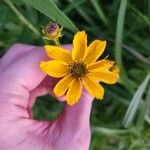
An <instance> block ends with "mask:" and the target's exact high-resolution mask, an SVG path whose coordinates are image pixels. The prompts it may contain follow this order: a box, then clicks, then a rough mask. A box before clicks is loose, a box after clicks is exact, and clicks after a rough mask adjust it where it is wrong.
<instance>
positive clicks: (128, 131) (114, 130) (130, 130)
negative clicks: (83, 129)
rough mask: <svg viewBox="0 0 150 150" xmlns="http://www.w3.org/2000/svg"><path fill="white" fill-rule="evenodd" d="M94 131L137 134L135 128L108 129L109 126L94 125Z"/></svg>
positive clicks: (113, 133) (107, 133)
mask: <svg viewBox="0 0 150 150" xmlns="http://www.w3.org/2000/svg"><path fill="white" fill-rule="evenodd" d="M92 131H93V132H96V133H101V134H105V135H118V136H119V135H131V134H134V135H136V131H135V129H133V128H132V129H108V128H102V127H93V128H92Z"/></svg>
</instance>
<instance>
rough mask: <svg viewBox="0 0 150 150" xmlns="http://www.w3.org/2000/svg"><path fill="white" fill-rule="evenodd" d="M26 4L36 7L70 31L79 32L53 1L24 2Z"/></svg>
mask: <svg viewBox="0 0 150 150" xmlns="http://www.w3.org/2000/svg"><path fill="white" fill-rule="evenodd" d="M23 1H24V2H25V3H26V4H28V5H30V6H32V7H34V8H35V9H37V10H38V11H40V12H41V13H42V14H44V15H46V16H47V17H49V18H50V19H52V20H53V21H57V22H58V23H59V24H61V25H63V26H64V27H66V28H68V29H70V30H71V31H73V32H76V31H78V29H77V27H76V26H75V25H74V24H73V23H72V21H71V20H70V19H69V18H68V17H67V16H66V15H65V14H64V13H63V12H62V11H61V10H60V9H59V8H58V7H57V6H56V4H55V3H54V2H53V1H52V0H23Z"/></svg>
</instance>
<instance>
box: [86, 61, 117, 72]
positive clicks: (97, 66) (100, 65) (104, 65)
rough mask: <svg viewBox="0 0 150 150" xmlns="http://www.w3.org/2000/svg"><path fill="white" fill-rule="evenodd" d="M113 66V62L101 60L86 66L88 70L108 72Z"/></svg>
mask: <svg viewBox="0 0 150 150" xmlns="http://www.w3.org/2000/svg"><path fill="white" fill-rule="evenodd" d="M113 64H114V62H113V61H110V60H106V59H103V60H101V61H98V62H96V63H93V64H90V65H89V66H88V70H99V71H100V70H109V69H110V68H111V67H112V66H113Z"/></svg>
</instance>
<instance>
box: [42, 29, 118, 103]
mask: <svg viewBox="0 0 150 150" xmlns="http://www.w3.org/2000/svg"><path fill="white" fill-rule="evenodd" d="M105 47H106V41H101V40H95V41H93V42H92V43H91V44H90V45H89V46H87V35H86V33H85V32H84V31H81V32H77V33H76V34H75V36H74V40H73V49H72V51H69V50H66V49H64V48H62V47H59V46H52V45H46V46H44V48H45V50H46V52H47V55H48V56H49V57H50V58H52V59H53V60H50V61H47V62H41V63H40V68H41V70H42V71H43V72H45V73H46V74H47V75H49V76H52V77H54V78H61V80H60V81H59V82H58V83H57V84H56V86H55V87H54V90H53V91H54V93H55V94H56V96H58V97H60V96H63V95H66V100H67V103H68V104H69V105H73V104H75V103H77V102H78V101H79V99H80V97H81V94H82V86H83V85H84V87H85V88H86V89H87V91H88V92H89V93H90V94H91V95H92V96H94V97H96V98H97V99H103V96H104V88H103V87H102V86H101V82H104V83H107V84H115V83H116V82H117V81H118V78H119V74H118V71H115V70H114V68H113V66H114V61H110V60H108V59H107V58H104V59H102V60H98V58H99V57H100V56H101V55H102V54H103V52H104V50H105ZM97 60H98V61H97ZM98 82H99V83H98Z"/></svg>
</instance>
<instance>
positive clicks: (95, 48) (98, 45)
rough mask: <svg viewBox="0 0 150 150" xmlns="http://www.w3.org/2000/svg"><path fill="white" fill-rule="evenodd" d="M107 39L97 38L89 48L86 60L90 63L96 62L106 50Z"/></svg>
mask: <svg viewBox="0 0 150 150" xmlns="http://www.w3.org/2000/svg"><path fill="white" fill-rule="evenodd" d="M105 47H106V41H100V40H95V41H93V42H92V43H91V44H90V45H89V47H88V48H87V54H86V57H85V62H86V63H88V64H90V63H93V62H95V61H96V60H97V59H98V58H99V57H100V56H101V55H102V54H103V52H104V50H105Z"/></svg>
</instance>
